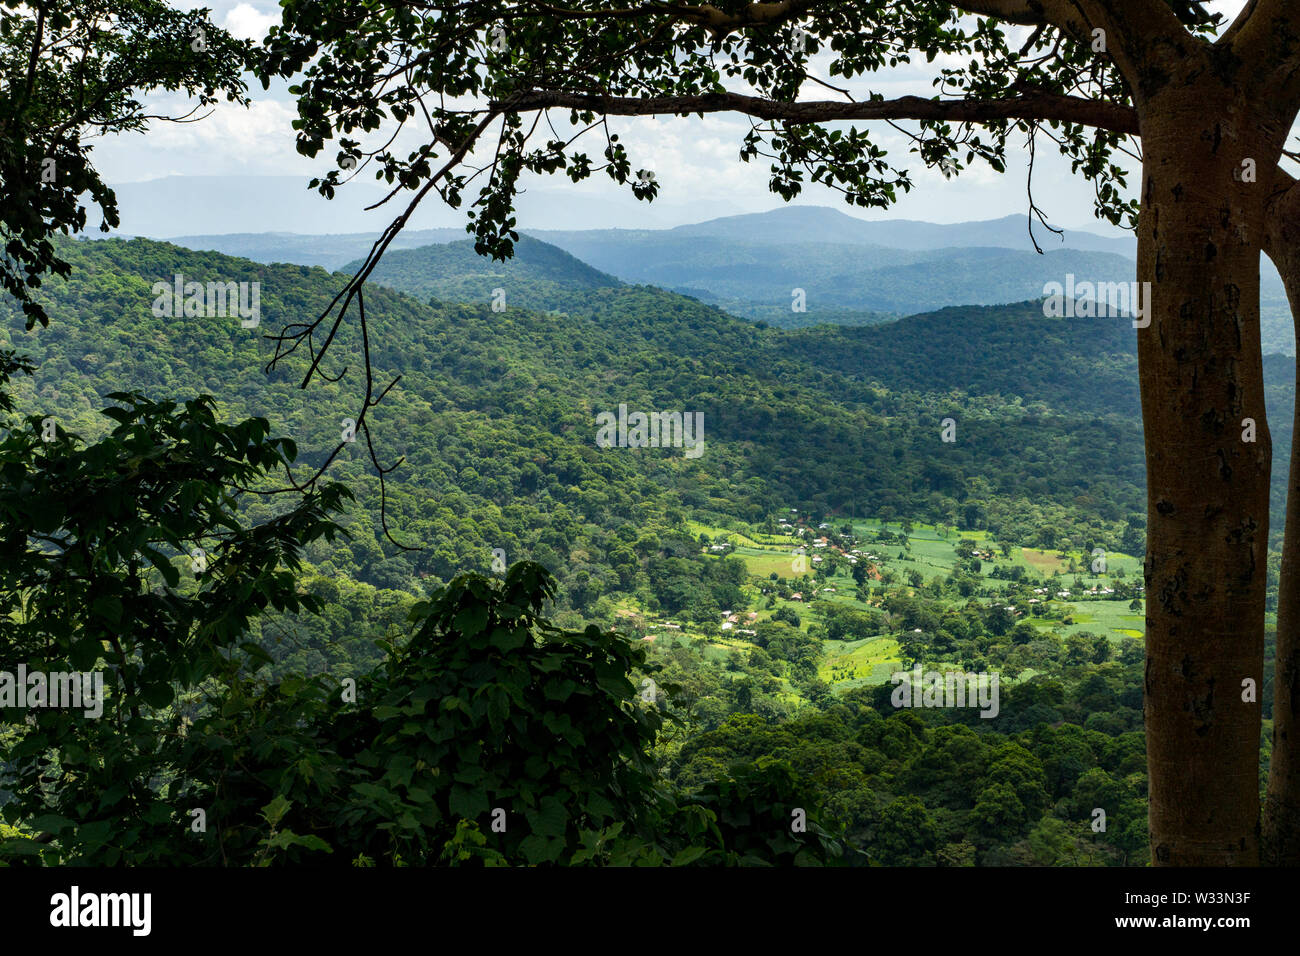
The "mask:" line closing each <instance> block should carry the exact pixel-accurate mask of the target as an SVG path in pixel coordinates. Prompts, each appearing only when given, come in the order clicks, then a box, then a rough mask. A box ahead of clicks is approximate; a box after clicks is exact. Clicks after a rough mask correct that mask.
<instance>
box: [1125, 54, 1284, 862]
mask: <svg viewBox="0 0 1300 956" xmlns="http://www.w3.org/2000/svg"><path fill="white" fill-rule="evenodd" d="M1139 113H1140V114H1141V124H1142V146H1143V151H1144V157H1143V169H1142V175H1143V180H1142V210H1141V217H1140V221H1139V226H1138V279H1139V281H1140V282H1143V283H1150V286H1149V289H1150V295H1149V296H1148V300H1147V301H1146V302H1145V303H1144V304H1145V305H1146V307H1147V310H1148V311H1147V317H1148V318H1149V319H1150V325H1149V326H1147V327H1145V328H1139V329H1138V332H1137V336H1138V361H1139V376H1140V384H1141V393H1142V413H1143V422H1144V428H1145V442H1146V459H1147V510H1148V526H1147V528H1148V530H1147V557H1146V589H1147V618H1146V631H1147V633H1146V645H1147V657H1146V676H1145V695H1144V711H1145V718H1146V734H1147V766H1148V775H1149V783H1150V817H1149V824H1150V834H1151V857H1152V862H1153V863H1154V864H1156V865H1170V866H1242V865H1245V866H1251V865H1256V864H1257V863H1258V861H1259V819H1260V802H1259V782H1258V781H1259V734H1260V704H1259V703H1258V702H1257V701H1258V695H1259V688H1260V686H1261V685H1262V678H1263V657H1264V599H1265V585H1266V577H1267V574H1266V569H1267V543H1268V504H1269V472H1270V466H1271V463H1272V445H1271V441H1270V437H1269V431H1268V424H1267V420H1266V417H1265V412H1264V387H1263V366H1262V359H1261V354H1260V341H1259V255H1260V247H1261V243H1262V235H1261V232H1262V221H1263V208H1264V197H1265V186H1264V185H1263V184H1260V183H1252V182H1241V181H1240V173H1241V169H1242V162H1243V160H1245V159H1254V160H1255V161H1256V163H1257V165H1258V167H1259V168H1261V169H1270V168H1271V165H1272V163H1273V162H1274V161H1275V160H1276V157H1277V155H1278V150H1279V149H1280V146H1281V142H1282V140H1281V136H1282V131H1281V130H1279V129H1276V128H1275V127H1276V126H1278V125H1279V124H1275V123H1273V122H1272V121H1271V119H1270V118H1269V117H1267V116H1264V115H1262V114H1261V113H1259V112H1257V111H1256V110H1255V109H1254V107H1253V105H1252V103H1251V100H1250V98H1249V97H1247V96H1244V95H1243V91H1242V90H1241V89H1240V87H1237V86H1235V84H1233V83H1232V82H1231V81H1228V80H1225V79H1220V78H1218V77H1216V76H1215V75H1214V74H1213V73H1212V72H1199V71H1198V72H1196V73H1192V74H1190V75H1189V76H1187V77H1182V78H1178V79H1176V80H1175V81H1174V82H1170V83H1168V84H1165V85H1164V86H1163V88H1162V89H1161V90H1159V91H1157V92H1155V93H1154V94H1153V95H1152V96H1151V98H1150V99H1149V100H1147V101H1146V102H1144V103H1141V104H1140V105H1139ZM1248 418H1249V419H1253V420H1254V423H1255V441H1254V442H1248V441H1246V440H1244V438H1243V429H1244V425H1243V421H1244V420H1245V419H1248ZM1246 680H1251V681H1254V687H1255V689H1256V690H1255V701H1256V702H1250V703H1248V702H1246V701H1244V700H1243V696H1244V691H1243V681H1246Z"/></svg>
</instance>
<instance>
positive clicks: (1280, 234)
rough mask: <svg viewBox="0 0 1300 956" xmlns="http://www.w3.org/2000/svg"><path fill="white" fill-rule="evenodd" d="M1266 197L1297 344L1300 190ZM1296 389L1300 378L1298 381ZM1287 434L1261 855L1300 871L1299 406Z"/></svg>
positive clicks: (1269, 242) (1271, 245) (1288, 185)
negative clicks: (1270, 742) (1299, 683)
mask: <svg viewBox="0 0 1300 956" xmlns="http://www.w3.org/2000/svg"><path fill="white" fill-rule="evenodd" d="M1280 178H1284V179H1285V182H1282V183H1279V186H1278V188H1277V189H1276V190H1275V191H1274V193H1273V195H1272V196H1271V197H1270V201H1269V204H1268V208H1267V214H1266V218H1265V228H1264V250H1265V252H1267V253H1268V256H1269V258H1270V259H1272V260H1273V264H1274V265H1275V266H1277V269H1278V272H1280V273H1281V275H1282V283H1283V285H1284V286H1285V288H1286V296H1287V301H1288V302H1289V303H1290V305H1291V316H1292V320H1293V321H1294V322H1295V323H1296V337H1297V340H1300V186H1298V185H1297V184H1296V182H1295V180H1293V179H1291V177H1290V176H1284V177H1280ZM1297 382H1298V383H1300V378H1297ZM1293 421H1294V425H1293V426H1292V431H1291V465H1290V472H1289V475H1288V478H1287V495H1286V531H1285V537H1284V538H1283V542H1282V568H1281V572H1280V574H1279V580H1278V594H1277V649H1276V663H1275V667H1274V677H1273V756H1272V761H1271V763H1270V764H1269V776H1268V793H1267V796H1266V797H1265V799H1264V818H1263V824H1262V836H1261V847H1260V856H1261V860H1262V862H1264V863H1267V864H1269V865H1271V866H1300V759H1298V758H1300V754H1296V753H1295V748H1296V747H1300V732H1297V728H1296V722H1297V718H1298V717H1300V711H1298V708H1300V693H1297V681H1298V680H1300V639H1298V638H1300V635H1297V629H1300V440H1297V439H1298V438H1300V401H1297V402H1296V404H1295V418H1294V419H1293Z"/></svg>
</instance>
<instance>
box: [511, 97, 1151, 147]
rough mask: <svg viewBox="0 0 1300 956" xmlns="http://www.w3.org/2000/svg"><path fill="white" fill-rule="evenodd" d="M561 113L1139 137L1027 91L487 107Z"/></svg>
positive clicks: (1124, 115)
mask: <svg viewBox="0 0 1300 956" xmlns="http://www.w3.org/2000/svg"><path fill="white" fill-rule="evenodd" d="M552 107H559V108H563V109H574V110H583V111H590V112H593V113H602V114H606V115H610V116H650V115H656V114H675V115H680V116H687V115H691V114H695V113H744V114H746V115H748V116H754V117H758V118H759V119H765V120H782V121H785V122H791V123H825V122H831V121H834V120H888V119H893V120H940V121H950V122H957V123H981V122H992V121H997V120H1007V119H1027V120H1041V121H1051V120H1058V121H1061V122H1066V123H1078V124H1079V125H1081V126H1088V127H1093V128H1096V129H1105V130H1110V131H1111V132H1115V133H1125V134H1128V135H1133V136H1136V135H1139V130H1138V117H1137V112H1136V111H1135V110H1134V109H1133V108H1132V107H1130V106H1124V105H1121V104H1118V103H1107V102H1104V101H1101V100H1089V99H1085V98H1082V97H1077V96H1063V95H1059V94H1055V93H1026V94H1023V95H1021V96H1015V97H1007V98H1004V99H993V100H963V99H953V100H934V99H926V98H925V97H922V96H900V97H898V98H896V99H891V100H871V101H866V102H861V103H852V102H842V101H839V100H807V101H803V102H782V101H779V100H770V99H765V98H763V97H760V96H747V95H745V94H742V93H704V94H699V95H690V96H648V97H635V96H604V95H601V94H591V93H572V92H567V91H564V90H529V91H527V92H523V93H517V94H515V95H513V96H510V97H508V98H506V99H504V100H500V101H495V102H493V104H492V109H493V110H496V111H500V112H504V113H523V112H528V111H530V110H541V109H549V108H552Z"/></svg>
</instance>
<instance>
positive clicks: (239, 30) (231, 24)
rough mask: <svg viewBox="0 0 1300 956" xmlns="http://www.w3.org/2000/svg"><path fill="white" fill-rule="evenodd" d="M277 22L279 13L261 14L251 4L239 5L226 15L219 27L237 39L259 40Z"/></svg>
mask: <svg viewBox="0 0 1300 956" xmlns="http://www.w3.org/2000/svg"><path fill="white" fill-rule="evenodd" d="M279 22H280V14H279V11H275V12H273V13H262V12H261V11H260V10H258V9H257V8H256V7H255V6H253V5H252V4H251V3H240V4H237V5H236V6H235V7H234V9H232V10H230V11H229V12H228V13H227V14H226V18H225V19H224V20H222V21H221V26H222V27H223V28H224V29H225V30H227V31H229V32H230V33H233V34H234V35H235V36H237V37H243V38H245V39H248V40H261V39H262V38H263V37H265V36H266V31H267V30H269V29H270V28H271V27H272V26H275V25H276V24H278V23H279Z"/></svg>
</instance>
